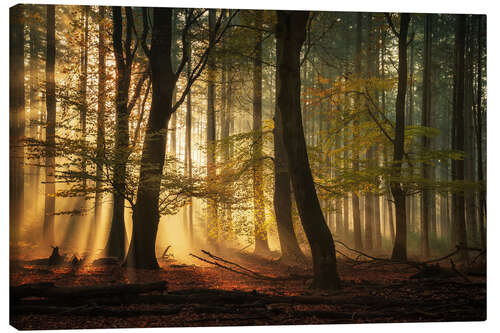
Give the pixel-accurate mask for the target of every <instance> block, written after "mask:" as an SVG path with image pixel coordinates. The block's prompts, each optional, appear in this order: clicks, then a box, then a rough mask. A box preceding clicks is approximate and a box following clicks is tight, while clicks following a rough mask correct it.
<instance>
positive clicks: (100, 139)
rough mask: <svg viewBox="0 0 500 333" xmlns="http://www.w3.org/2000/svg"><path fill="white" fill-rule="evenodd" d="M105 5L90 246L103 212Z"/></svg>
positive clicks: (101, 14)
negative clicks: (95, 179) (94, 191)
mask: <svg viewBox="0 0 500 333" xmlns="http://www.w3.org/2000/svg"><path fill="white" fill-rule="evenodd" d="M104 15H105V7H104V6H99V16H98V17H99V44H98V46H97V49H98V79H97V163H96V178H97V181H96V184H95V186H96V193H95V202H94V220H93V221H92V226H91V228H90V230H91V233H90V237H89V242H88V247H89V248H91V249H92V248H93V247H94V245H95V244H94V241H95V233H96V231H97V225H98V222H99V220H100V218H101V212H102V206H101V205H102V203H101V200H102V193H101V190H102V182H101V181H100V179H101V178H102V177H103V161H104V158H105V151H106V148H105V133H106V127H105V123H104V120H105V112H106V47H105V44H104V36H105V33H106V32H105V29H106V28H105V25H104Z"/></svg>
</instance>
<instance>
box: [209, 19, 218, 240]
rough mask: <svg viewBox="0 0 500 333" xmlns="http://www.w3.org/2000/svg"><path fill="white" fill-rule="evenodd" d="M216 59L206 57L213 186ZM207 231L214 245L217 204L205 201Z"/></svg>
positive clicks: (212, 30)
mask: <svg viewBox="0 0 500 333" xmlns="http://www.w3.org/2000/svg"><path fill="white" fill-rule="evenodd" d="M208 22H209V23H208V31H209V47H213V46H214V44H215V9H209V11H208ZM215 65H216V59H215V54H213V52H212V53H211V54H210V55H209V56H208V66H207V80H208V82H207V89H208V91H207V179H208V181H209V182H210V183H211V184H213V183H214V182H215V178H216V176H217V169H216V165H215V162H216V141H215V140H216V137H217V135H216V126H215V80H216V72H215ZM207 229H208V230H207V231H208V240H209V242H211V243H216V242H217V240H218V237H219V223H218V216H217V202H216V201H215V200H213V199H208V201H207Z"/></svg>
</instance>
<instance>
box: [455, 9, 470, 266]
mask: <svg viewBox="0 0 500 333" xmlns="http://www.w3.org/2000/svg"><path fill="white" fill-rule="evenodd" d="M465 27H466V15H458V16H457V18H456V35H455V57H456V58H455V77H454V81H455V82H454V91H455V96H454V103H453V135H452V148H453V149H455V150H458V151H463V150H464V128H465V123H464V81H465V76H464V74H465V73H464V69H465V68H464V67H465V66H464V57H465ZM452 179H453V180H454V181H463V180H464V161H463V160H453V161H452ZM464 204H465V202H464V190H463V189H457V190H455V192H454V193H453V195H452V206H453V225H454V230H455V231H454V232H455V233H456V241H455V243H456V244H454V245H460V246H464V247H467V233H466V227H465V205H464ZM462 259H463V260H467V253H466V252H465V251H463V252H462Z"/></svg>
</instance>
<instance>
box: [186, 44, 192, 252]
mask: <svg viewBox="0 0 500 333" xmlns="http://www.w3.org/2000/svg"><path fill="white" fill-rule="evenodd" d="M187 44H188V46H189V50H188V59H187V65H186V73H187V75H189V73H191V66H192V65H191V45H190V41H188V43H187ZM192 122H193V115H192V103H191V91H189V92H188V94H187V96H186V134H185V149H186V151H185V165H184V169H185V172H186V176H188V177H189V179H191V178H192V176H193V161H192V152H191V134H192V133H191V132H192V129H191V127H192ZM186 213H187V214H188V218H187V221H186V224H187V225H186V227H187V229H188V235H189V241H190V242H191V243H192V242H193V240H194V230H193V199H192V198H190V200H189V203H188V208H187V212H186Z"/></svg>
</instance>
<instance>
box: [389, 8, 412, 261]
mask: <svg viewBox="0 0 500 333" xmlns="http://www.w3.org/2000/svg"><path fill="white" fill-rule="evenodd" d="M409 23H410V14H401V24H400V29H399V33H398V59H399V65H398V93H397V96H396V137H395V139H394V155H393V168H394V171H393V175H392V177H391V191H392V195H393V197H394V203H395V206H396V238H395V240H394V248H393V250H392V259H393V260H401V261H406V259H407V253H406V238H407V235H406V194H405V192H404V188H403V184H402V183H401V180H400V179H399V178H400V177H401V166H402V163H403V157H404V133H405V95H406V85H407V80H408V68H407V44H406V43H407V41H406V38H407V35H408V25H409Z"/></svg>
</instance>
